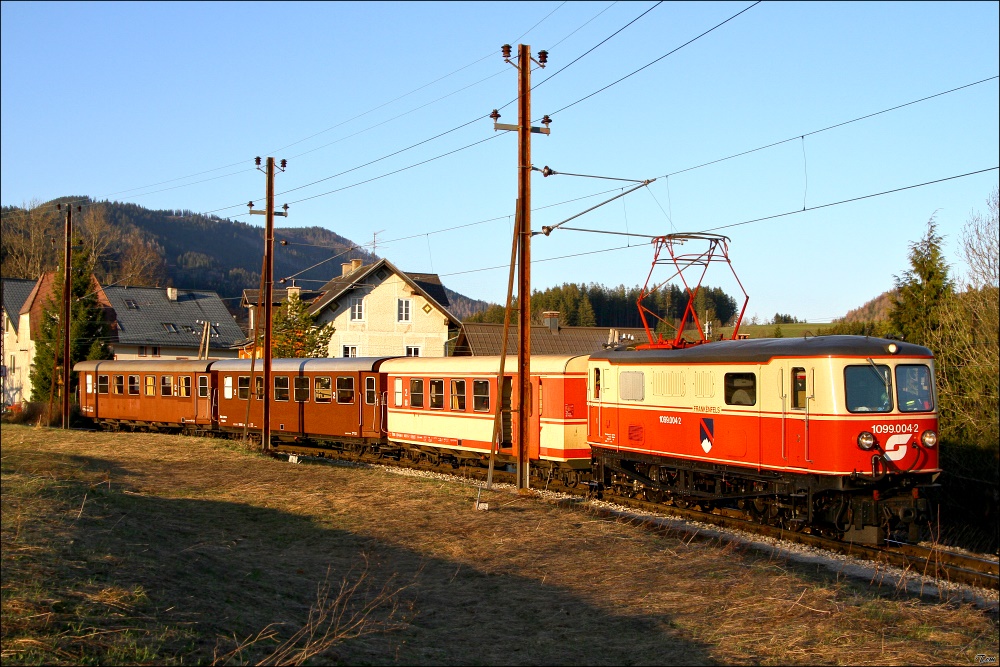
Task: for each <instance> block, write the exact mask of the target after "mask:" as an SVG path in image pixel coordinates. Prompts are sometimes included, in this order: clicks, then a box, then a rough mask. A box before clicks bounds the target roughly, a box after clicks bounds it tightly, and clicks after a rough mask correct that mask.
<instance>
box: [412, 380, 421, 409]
mask: <svg viewBox="0 0 1000 667" xmlns="http://www.w3.org/2000/svg"><path fill="white" fill-rule="evenodd" d="M410 407H411V408H422V407H424V381H423V380H418V379H416V378H414V379H412V380H410Z"/></svg>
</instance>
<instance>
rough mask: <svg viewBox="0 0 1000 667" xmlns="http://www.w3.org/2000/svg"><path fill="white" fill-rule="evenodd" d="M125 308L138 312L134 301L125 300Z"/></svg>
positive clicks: (137, 305)
mask: <svg viewBox="0 0 1000 667" xmlns="http://www.w3.org/2000/svg"><path fill="white" fill-rule="evenodd" d="M125 308H127V309H128V310H139V304H137V303H136V302H135V299H125Z"/></svg>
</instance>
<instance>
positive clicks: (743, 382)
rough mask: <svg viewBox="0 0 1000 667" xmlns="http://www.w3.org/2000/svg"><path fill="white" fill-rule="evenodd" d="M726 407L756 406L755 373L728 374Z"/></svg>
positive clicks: (726, 377) (726, 378) (725, 379)
mask: <svg viewBox="0 0 1000 667" xmlns="http://www.w3.org/2000/svg"><path fill="white" fill-rule="evenodd" d="M724 381H725V387H726V405H756V404H757V376H756V375H754V374H753V373H726V376H725V378H724Z"/></svg>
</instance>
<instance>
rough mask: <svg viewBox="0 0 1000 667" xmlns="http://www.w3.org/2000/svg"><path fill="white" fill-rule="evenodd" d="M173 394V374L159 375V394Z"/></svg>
mask: <svg viewBox="0 0 1000 667" xmlns="http://www.w3.org/2000/svg"><path fill="white" fill-rule="evenodd" d="M173 395H174V376H173V375H162V376H160V396H173Z"/></svg>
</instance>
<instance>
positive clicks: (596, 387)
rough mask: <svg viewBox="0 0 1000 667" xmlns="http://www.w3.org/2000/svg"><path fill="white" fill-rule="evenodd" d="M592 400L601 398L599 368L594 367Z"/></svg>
mask: <svg viewBox="0 0 1000 667" xmlns="http://www.w3.org/2000/svg"><path fill="white" fill-rule="evenodd" d="M594 400H597V401H599V400H601V369H600V368H595V369H594Z"/></svg>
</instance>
